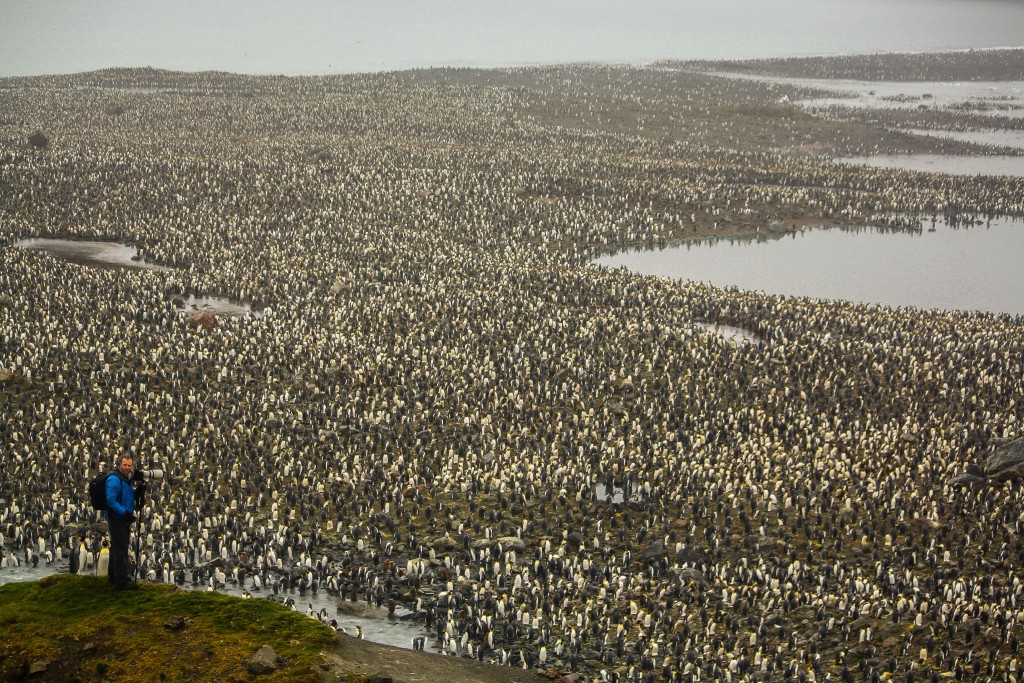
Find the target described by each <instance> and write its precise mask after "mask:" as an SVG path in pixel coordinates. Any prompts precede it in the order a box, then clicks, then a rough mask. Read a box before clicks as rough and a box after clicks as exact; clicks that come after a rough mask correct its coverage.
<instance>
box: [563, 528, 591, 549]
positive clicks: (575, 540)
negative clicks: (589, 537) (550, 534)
mask: <svg viewBox="0 0 1024 683" xmlns="http://www.w3.org/2000/svg"><path fill="white" fill-rule="evenodd" d="M565 540H566V541H568V542H569V545H571V546H572V547H573V548H577V549H579V548H582V547H583V544H584V543H585V542H586V539H584V538H583V534H581V533H580V532H578V531H573V532H572V533H571V534H569V535H568V536H566V538H565Z"/></svg>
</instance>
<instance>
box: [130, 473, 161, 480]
mask: <svg viewBox="0 0 1024 683" xmlns="http://www.w3.org/2000/svg"><path fill="white" fill-rule="evenodd" d="M163 478H164V471H163V470H133V471H132V481H146V480H147V479H152V480H154V481H159V480H160V479H163Z"/></svg>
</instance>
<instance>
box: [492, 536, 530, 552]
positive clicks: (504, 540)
mask: <svg viewBox="0 0 1024 683" xmlns="http://www.w3.org/2000/svg"><path fill="white" fill-rule="evenodd" d="M498 543H500V544H501V547H502V548H504V549H505V550H515V551H516V552H517V553H521V552H523V551H524V550H526V542H525V541H523V539H521V538H519V537H518V536H502V537H501V538H499V539H498Z"/></svg>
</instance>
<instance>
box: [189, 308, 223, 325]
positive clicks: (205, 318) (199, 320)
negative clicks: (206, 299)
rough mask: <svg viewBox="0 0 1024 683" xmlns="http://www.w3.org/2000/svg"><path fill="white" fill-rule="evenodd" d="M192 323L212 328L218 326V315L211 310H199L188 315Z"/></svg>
mask: <svg viewBox="0 0 1024 683" xmlns="http://www.w3.org/2000/svg"><path fill="white" fill-rule="evenodd" d="M188 322H189V324H190V325H194V326H195V327H202V328H205V329H210V328H211V327H217V317H216V316H215V315H214V314H213V313H210V312H209V311H197V312H195V313H193V314H192V315H190V316H189V317H188Z"/></svg>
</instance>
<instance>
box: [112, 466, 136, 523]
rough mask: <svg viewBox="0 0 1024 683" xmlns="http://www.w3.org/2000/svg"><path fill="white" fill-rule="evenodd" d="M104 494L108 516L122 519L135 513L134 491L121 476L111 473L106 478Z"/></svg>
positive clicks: (129, 483)
mask: <svg viewBox="0 0 1024 683" xmlns="http://www.w3.org/2000/svg"><path fill="white" fill-rule="evenodd" d="M106 493H107V507H108V508H109V510H108V515H111V514H112V515H113V516H114V517H115V518H117V519H124V518H125V517H127V516H128V515H131V514H134V513H135V489H134V488H132V483H131V482H130V481H128V478H127V477H125V476H124V475H123V474H121V473H120V472H111V474H110V476H109V477H107V486H106Z"/></svg>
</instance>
